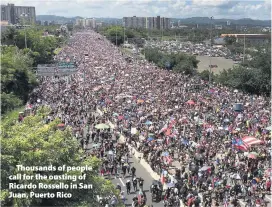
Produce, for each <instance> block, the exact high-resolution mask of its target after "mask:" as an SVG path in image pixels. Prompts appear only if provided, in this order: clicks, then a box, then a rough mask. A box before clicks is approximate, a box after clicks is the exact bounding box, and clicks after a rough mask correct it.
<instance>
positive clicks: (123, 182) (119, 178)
mask: <svg viewBox="0 0 272 207" xmlns="http://www.w3.org/2000/svg"><path fill="white" fill-rule="evenodd" d="M119 180H120V182H121V183H122V185H123V186H126V185H125V184H124V182H123V181H122V179H121V178H119Z"/></svg>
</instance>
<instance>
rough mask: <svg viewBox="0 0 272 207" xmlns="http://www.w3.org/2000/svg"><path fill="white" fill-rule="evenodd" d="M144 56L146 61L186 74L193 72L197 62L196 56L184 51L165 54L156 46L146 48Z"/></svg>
mask: <svg viewBox="0 0 272 207" xmlns="http://www.w3.org/2000/svg"><path fill="white" fill-rule="evenodd" d="M145 57H146V59H147V60H148V61H150V62H154V63H155V64H156V65H157V66H158V67H161V68H166V69H169V70H173V71H175V72H178V73H184V74H186V75H193V74H195V72H196V69H197V64H198V62H199V61H198V60H197V59H196V57H195V56H192V55H188V54H185V53H178V54H174V53H172V54H167V53H163V52H159V50H158V49H156V48H146V49H145Z"/></svg>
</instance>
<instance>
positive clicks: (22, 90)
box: [1, 46, 37, 113]
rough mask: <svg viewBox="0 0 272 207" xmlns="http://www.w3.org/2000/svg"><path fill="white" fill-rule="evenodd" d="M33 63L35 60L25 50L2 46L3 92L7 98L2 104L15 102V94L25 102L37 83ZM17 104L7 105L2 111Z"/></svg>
mask: <svg viewBox="0 0 272 207" xmlns="http://www.w3.org/2000/svg"><path fill="white" fill-rule="evenodd" d="M32 63H33V60H32V59H31V58H30V57H29V55H28V54H24V51H23V50H18V48H16V47H13V46H5V47H2V56H1V86H2V87H1V93H2V95H3V97H4V98H5V100H6V102H5V103H1V105H2V106H4V105H3V104H8V103H14V102H15V100H17V99H16V98H15V97H14V96H16V97H17V98H19V99H20V100H22V101H23V102H25V101H26V100H27V98H28V93H29V92H30V91H31V90H32V89H33V88H34V87H35V86H36V84H37V81H36V77H35V75H34V73H33V71H32ZM11 93H12V95H11ZM8 94H10V95H8ZM12 100H13V101H12ZM18 103H20V102H18ZM16 105H17V104H15V105H14V104H13V105H12V106H10V107H9V106H5V107H4V108H2V113H5V112H6V109H12V108H14V106H16Z"/></svg>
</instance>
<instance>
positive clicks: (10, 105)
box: [1, 92, 23, 113]
mask: <svg viewBox="0 0 272 207" xmlns="http://www.w3.org/2000/svg"><path fill="white" fill-rule="evenodd" d="M22 104H23V101H22V100H21V99H19V98H18V97H17V96H15V95H14V94H13V93H8V94H7V93H5V92H3V93H1V112H2V113H6V112H7V111H12V110H14V109H15V108H17V107H20V106H21V105H22Z"/></svg>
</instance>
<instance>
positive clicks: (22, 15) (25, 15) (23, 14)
mask: <svg viewBox="0 0 272 207" xmlns="http://www.w3.org/2000/svg"><path fill="white" fill-rule="evenodd" d="M20 16H21V17H23V27H24V30H25V48H27V40H26V27H25V17H27V16H28V15H27V14H25V13H22V14H21V15H20Z"/></svg>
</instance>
